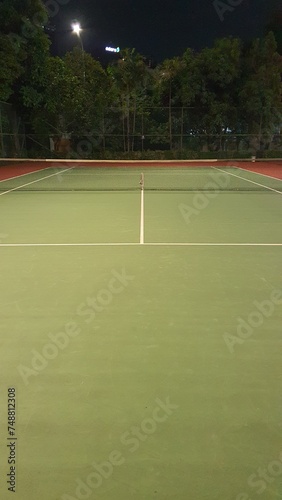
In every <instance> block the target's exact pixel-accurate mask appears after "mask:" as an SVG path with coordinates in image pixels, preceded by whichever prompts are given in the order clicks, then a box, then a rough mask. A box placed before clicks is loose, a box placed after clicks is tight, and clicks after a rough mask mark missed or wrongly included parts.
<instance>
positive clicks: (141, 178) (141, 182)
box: [139, 172, 144, 191]
mask: <svg viewBox="0 0 282 500" xmlns="http://www.w3.org/2000/svg"><path fill="white" fill-rule="evenodd" d="M139 185H140V189H141V191H144V174H143V172H142V174H141V176H140V181H139Z"/></svg>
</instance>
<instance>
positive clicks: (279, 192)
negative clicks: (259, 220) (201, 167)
mask: <svg viewBox="0 0 282 500" xmlns="http://www.w3.org/2000/svg"><path fill="white" fill-rule="evenodd" d="M212 168H213V169H214V170H218V171H219V172H224V173H225V174H228V175H232V176H233V177H237V178H238V179H243V181H247V182H251V183H252V184H256V185H257V186H260V187H263V188H265V189H269V191H274V192H275V193H278V194H282V192H281V191H277V189H273V188H271V187H268V186H265V185H264V184H260V183H259V182H255V181H250V180H249V179H246V178H245V177H241V176H240V175H236V174H231V172H227V171H226V170H222V169H221V168H218V167H212ZM247 172H248V170H247Z"/></svg>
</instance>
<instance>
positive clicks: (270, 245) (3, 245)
mask: <svg viewBox="0 0 282 500" xmlns="http://www.w3.org/2000/svg"><path fill="white" fill-rule="evenodd" d="M140 246H141V243H1V244H0V247H2V248H5V247H7V248H11V247H16V248H17V247H18V248H21V247H140ZM142 246H143V247H144V246H147V247H158V246H159V247H282V243H144V244H142Z"/></svg>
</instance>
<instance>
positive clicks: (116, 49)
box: [105, 47, 120, 53]
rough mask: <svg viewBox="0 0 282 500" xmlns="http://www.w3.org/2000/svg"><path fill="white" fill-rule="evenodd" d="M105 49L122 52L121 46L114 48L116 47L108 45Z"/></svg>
mask: <svg viewBox="0 0 282 500" xmlns="http://www.w3.org/2000/svg"><path fill="white" fill-rule="evenodd" d="M105 50H106V51H107V52H116V53H117V52H120V48H119V47H116V48H114V47H106V48H105Z"/></svg>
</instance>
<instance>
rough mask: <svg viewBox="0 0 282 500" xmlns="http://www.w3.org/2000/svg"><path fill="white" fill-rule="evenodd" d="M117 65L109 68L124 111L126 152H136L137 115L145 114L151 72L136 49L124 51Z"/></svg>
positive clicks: (117, 96)
mask: <svg viewBox="0 0 282 500" xmlns="http://www.w3.org/2000/svg"><path fill="white" fill-rule="evenodd" d="M120 55H121V57H120V59H119V60H118V61H117V63H116V64H112V65H111V66H110V67H109V68H108V74H109V76H110V78H111V81H112V84H113V86H114V92H115V95H116V101H117V103H118V107H120V108H121V109H122V122H123V137H124V151H127V152H130V151H133V150H134V135H135V132H136V119H137V115H138V114H140V113H143V107H144V102H145V100H146V97H147V85H148V82H149V81H150V72H149V69H148V68H147V66H146V64H145V59H144V57H143V56H142V55H141V54H138V53H137V52H136V51H135V49H124V50H122V51H121V53H120Z"/></svg>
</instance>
